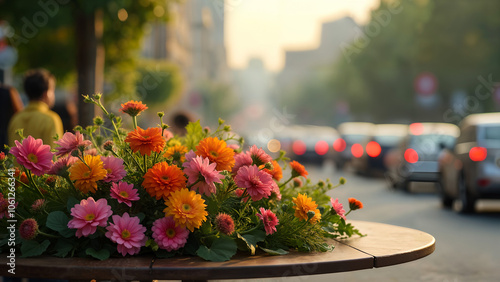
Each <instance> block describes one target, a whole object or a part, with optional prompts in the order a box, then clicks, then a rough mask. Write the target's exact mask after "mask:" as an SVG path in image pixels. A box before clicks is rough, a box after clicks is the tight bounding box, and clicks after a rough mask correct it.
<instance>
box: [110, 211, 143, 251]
mask: <svg viewBox="0 0 500 282" xmlns="http://www.w3.org/2000/svg"><path fill="white" fill-rule="evenodd" d="M112 218H113V222H111V223H109V226H108V227H106V229H107V230H108V232H106V237H108V238H109V239H110V240H111V241H113V243H117V244H118V247H117V249H118V252H119V253H121V254H122V256H125V255H127V254H129V255H135V254H138V253H139V252H140V251H141V247H142V246H144V245H145V244H146V240H147V238H146V236H145V235H144V232H146V227H144V226H142V224H140V219H139V218H138V217H130V216H129V215H128V213H124V214H123V216H119V215H113V217H112Z"/></svg>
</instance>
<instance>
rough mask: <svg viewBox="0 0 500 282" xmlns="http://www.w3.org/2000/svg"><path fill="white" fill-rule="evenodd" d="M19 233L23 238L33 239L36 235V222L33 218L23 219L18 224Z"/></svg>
mask: <svg viewBox="0 0 500 282" xmlns="http://www.w3.org/2000/svg"><path fill="white" fill-rule="evenodd" d="M19 235H20V236H21V238H23V239H24V240H33V239H35V237H36V235H38V223H37V222H36V220H35V219H34V218H27V219H25V220H24V221H23V222H22V223H21V225H20V226H19Z"/></svg>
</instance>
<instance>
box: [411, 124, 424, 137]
mask: <svg viewBox="0 0 500 282" xmlns="http://www.w3.org/2000/svg"><path fill="white" fill-rule="evenodd" d="M410 133H411V134H413V135H422V133H424V125H423V124H421V123H412V124H410Z"/></svg>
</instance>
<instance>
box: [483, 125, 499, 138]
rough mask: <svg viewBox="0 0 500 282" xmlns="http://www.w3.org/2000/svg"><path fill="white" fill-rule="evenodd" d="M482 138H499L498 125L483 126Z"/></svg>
mask: <svg viewBox="0 0 500 282" xmlns="http://www.w3.org/2000/svg"><path fill="white" fill-rule="evenodd" d="M484 139H487V140H500V125H498V126H488V127H485V128H484Z"/></svg>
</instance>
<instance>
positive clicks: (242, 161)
mask: <svg viewBox="0 0 500 282" xmlns="http://www.w3.org/2000/svg"><path fill="white" fill-rule="evenodd" d="M250 165H252V157H250V155H249V154H246V153H239V154H237V155H236V156H234V166H233V171H232V172H233V175H234V174H237V173H238V170H239V169H240V168H241V167H243V166H250Z"/></svg>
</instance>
